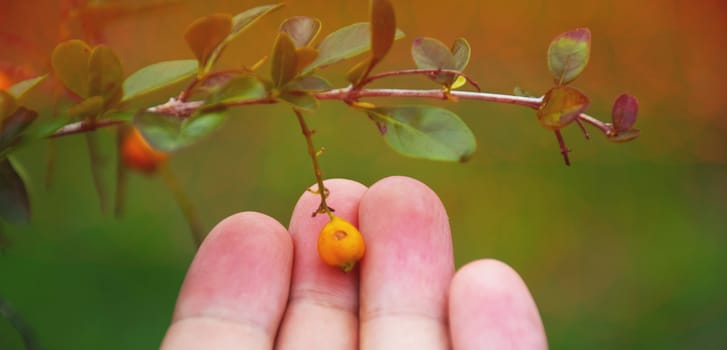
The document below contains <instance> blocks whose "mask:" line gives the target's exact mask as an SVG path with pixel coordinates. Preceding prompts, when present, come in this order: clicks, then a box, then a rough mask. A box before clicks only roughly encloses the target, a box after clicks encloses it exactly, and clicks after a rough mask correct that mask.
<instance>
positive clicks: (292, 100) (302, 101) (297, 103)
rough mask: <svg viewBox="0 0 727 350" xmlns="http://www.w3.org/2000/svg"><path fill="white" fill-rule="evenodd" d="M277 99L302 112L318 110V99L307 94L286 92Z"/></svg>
mask: <svg viewBox="0 0 727 350" xmlns="http://www.w3.org/2000/svg"><path fill="white" fill-rule="evenodd" d="M278 98H280V99H281V100H283V101H285V102H287V103H289V104H290V105H292V106H293V107H294V108H297V109H300V110H303V111H307V112H311V111H314V110H315V109H316V108H318V99H316V98H315V97H313V96H312V95H311V94H310V93H308V92H304V91H289V90H286V91H283V92H281V93H280V96H278Z"/></svg>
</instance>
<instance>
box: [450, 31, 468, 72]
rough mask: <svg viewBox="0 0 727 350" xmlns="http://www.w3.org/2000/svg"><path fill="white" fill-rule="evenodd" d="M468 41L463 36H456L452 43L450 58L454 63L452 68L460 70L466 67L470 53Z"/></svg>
mask: <svg viewBox="0 0 727 350" xmlns="http://www.w3.org/2000/svg"><path fill="white" fill-rule="evenodd" d="M471 51H472V49H471V47H470V43H469V42H467V39H465V38H457V39H456V40H454V43H453V44H452V58H453V61H454V62H453V63H454V70H458V71H460V72H462V71H464V69H465V68H467V64H468V63H469V62H470V55H471Z"/></svg>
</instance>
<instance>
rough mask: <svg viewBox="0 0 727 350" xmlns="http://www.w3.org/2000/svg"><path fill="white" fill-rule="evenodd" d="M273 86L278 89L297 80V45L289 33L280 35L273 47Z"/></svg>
mask: <svg viewBox="0 0 727 350" xmlns="http://www.w3.org/2000/svg"><path fill="white" fill-rule="evenodd" d="M271 65H272V67H271V68H272V72H271V76H272V78H273V84H274V85H275V86H276V87H280V86H283V85H285V84H286V83H287V82H289V81H291V80H292V79H293V78H295V76H296V74H297V70H296V69H297V68H298V56H297V54H296V51H295V44H294V43H293V39H291V38H290V36H289V35H288V33H285V32H280V33H278V38H277V40H275V46H274V47H273V57H272V60H271Z"/></svg>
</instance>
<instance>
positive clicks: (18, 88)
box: [7, 74, 48, 104]
mask: <svg viewBox="0 0 727 350" xmlns="http://www.w3.org/2000/svg"><path fill="white" fill-rule="evenodd" d="M47 77H48V75H47V74H43V75H41V76H38V77H35V78H31V79H27V80H23V81H21V82H18V83H16V84H15V85H13V86H11V87H10V88H8V90H7V92H9V93H10V94H12V95H13V96H15V99H16V100H18V101H20V104H22V100H23V98H24V97H25V95H27V94H28V93H29V92H30V91H31V90H33V89H34V88H35V87H36V86H38V84H40V83H41V82H43V80H45V78H47Z"/></svg>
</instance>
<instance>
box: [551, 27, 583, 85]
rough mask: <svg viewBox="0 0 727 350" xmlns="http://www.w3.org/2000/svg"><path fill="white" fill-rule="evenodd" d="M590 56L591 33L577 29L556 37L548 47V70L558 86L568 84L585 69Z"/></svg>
mask: <svg viewBox="0 0 727 350" xmlns="http://www.w3.org/2000/svg"><path fill="white" fill-rule="evenodd" d="M590 56H591V31H590V30H588V28H577V29H573V30H571V31H568V32H565V33H562V34H560V35H558V36H556V37H555V38H554V39H553V41H552V42H551V43H550V46H549V47H548V69H549V70H550V72H551V73H552V74H553V77H555V81H556V83H557V84H558V85H564V84H568V83H570V82H571V81H573V80H574V79H575V78H577V77H578V75H579V74H581V72H583V70H584V69H585V68H586V64H588V60H589V58H590Z"/></svg>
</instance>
